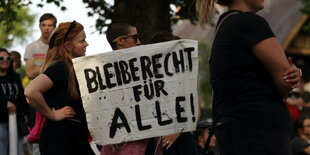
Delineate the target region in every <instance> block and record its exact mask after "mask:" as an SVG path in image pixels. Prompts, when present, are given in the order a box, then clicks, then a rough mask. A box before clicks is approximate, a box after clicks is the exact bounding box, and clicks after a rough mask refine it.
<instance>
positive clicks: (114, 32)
mask: <svg viewBox="0 0 310 155" xmlns="http://www.w3.org/2000/svg"><path fill="white" fill-rule="evenodd" d="M107 40H108V42H109V43H110V45H111V47H112V49H113V50H119V49H126V48H130V47H135V46H139V45H140V44H141V42H140V40H139V38H138V32H137V29H136V27H135V26H133V25H131V24H128V23H126V22H123V21H117V22H112V23H111V24H110V25H109V27H108V29H107ZM162 153H163V152H162V143H161V141H160V139H159V138H149V139H142V140H136V141H131V142H123V143H120V144H112V145H105V146H104V147H102V149H101V155H125V154H126V155H127V154H128V155H162Z"/></svg>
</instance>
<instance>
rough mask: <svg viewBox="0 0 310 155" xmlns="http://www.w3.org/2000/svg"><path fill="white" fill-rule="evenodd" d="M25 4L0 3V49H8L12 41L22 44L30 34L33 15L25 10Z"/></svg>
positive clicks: (4, 1)
mask: <svg viewBox="0 0 310 155" xmlns="http://www.w3.org/2000/svg"><path fill="white" fill-rule="evenodd" d="M26 6H27V3H21V1H18V0H3V1H1V3H0V25H1V27H0V47H6V48H9V47H11V46H12V43H13V41H14V40H16V41H17V42H20V43H23V42H25V41H26V36H27V35H28V34H30V33H31V32H32V26H33V24H34V20H35V17H36V16H35V15H33V14H30V13H29V12H30V11H29V9H28V8H26Z"/></svg>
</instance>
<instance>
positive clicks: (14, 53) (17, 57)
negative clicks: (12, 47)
mask: <svg viewBox="0 0 310 155" xmlns="http://www.w3.org/2000/svg"><path fill="white" fill-rule="evenodd" d="M10 54H11V56H12V58H13V70H14V71H16V70H17V69H18V68H20V67H21V66H22V62H21V55H20V54H19V52H17V51H11V52H10Z"/></svg>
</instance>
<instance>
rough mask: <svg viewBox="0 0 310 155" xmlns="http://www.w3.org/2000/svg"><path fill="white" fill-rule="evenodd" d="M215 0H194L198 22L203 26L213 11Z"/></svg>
mask: <svg viewBox="0 0 310 155" xmlns="http://www.w3.org/2000/svg"><path fill="white" fill-rule="evenodd" d="M215 2H216V0H196V10H197V15H198V19H199V24H200V26H201V27H202V28H203V27H204V25H205V24H206V22H207V21H210V20H211V18H212V16H213V13H214V3H215Z"/></svg>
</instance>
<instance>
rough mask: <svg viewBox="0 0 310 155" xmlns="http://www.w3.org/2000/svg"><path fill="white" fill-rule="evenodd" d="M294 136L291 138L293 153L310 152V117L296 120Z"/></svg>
mask: <svg viewBox="0 0 310 155" xmlns="http://www.w3.org/2000/svg"><path fill="white" fill-rule="evenodd" d="M293 129H294V137H293V139H292V140H291V150H292V155H307V154H310V117H307V116H306V117H301V118H298V119H296V120H295V121H294V124H293Z"/></svg>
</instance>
